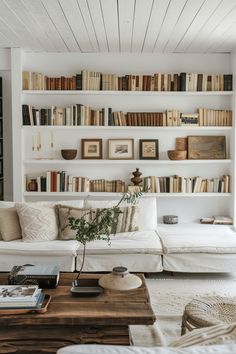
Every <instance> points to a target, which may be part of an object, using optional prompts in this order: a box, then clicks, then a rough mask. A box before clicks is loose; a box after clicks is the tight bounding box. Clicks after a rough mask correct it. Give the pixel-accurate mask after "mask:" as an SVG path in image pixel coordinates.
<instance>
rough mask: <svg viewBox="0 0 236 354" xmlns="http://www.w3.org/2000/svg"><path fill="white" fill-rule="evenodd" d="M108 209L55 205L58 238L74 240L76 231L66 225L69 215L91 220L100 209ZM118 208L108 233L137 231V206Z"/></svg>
mask: <svg viewBox="0 0 236 354" xmlns="http://www.w3.org/2000/svg"><path fill="white" fill-rule="evenodd" d="M108 209H109V208H97V209H93V208H90V209H83V208H74V207H71V206H67V205H57V211H58V218H59V238H60V239H62V240H74V239H75V238H76V237H75V236H76V231H75V230H71V228H70V227H69V225H68V223H69V218H70V217H74V218H76V219H81V218H84V219H85V220H86V221H87V222H92V221H93V220H94V219H95V218H97V216H98V214H99V213H100V211H101V210H108ZM119 209H120V211H121V213H120V214H118V216H117V220H116V222H115V223H113V225H112V226H111V228H110V230H109V232H110V234H115V233H122V232H131V231H137V230H138V227H137V226H136V216H137V206H129V207H120V208H119ZM98 222H99V218H98Z"/></svg>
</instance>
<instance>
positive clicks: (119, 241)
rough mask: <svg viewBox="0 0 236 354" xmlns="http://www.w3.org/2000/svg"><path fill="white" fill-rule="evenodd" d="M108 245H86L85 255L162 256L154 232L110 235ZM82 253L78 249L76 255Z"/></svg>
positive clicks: (104, 242)
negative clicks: (136, 254)
mask: <svg viewBox="0 0 236 354" xmlns="http://www.w3.org/2000/svg"><path fill="white" fill-rule="evenodd" d="M110 239H111V242H110V245H109V244H108V243H107V242H106V241H104V240H97V241H92V242H89V243H87V245H86V254H87V255H88V254H120V253H121V254H130V252H132V253H149V254H162V245H161V242H160V240H159V238H158V236H157V234H156V232H155V231H135V232H122V233H118V234H116V235H115V236H113V235H111V237H110ZM82 252H83V249H82V247H79V249H78V251H77V253H78V254H81V253H82Z"/></svg>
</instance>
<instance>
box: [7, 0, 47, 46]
mask: <svg viewBox="0 0 236 354" xmlns="http://www.w3.org/2000/svg"><path fill="white" fill-rule="evenodd" d="M0 18H1V19H2V21H3V22H5V23H7V24H8V26H9V27H10V28H11V29H12V31H13V32H14V33H16V34H17V37H18V38H20V39H21V43H23V44H25V45H23V46H29V47H32V48H34V50H42V47H41V44H40V43H39V42H38V40H37V39H35V38H34V37H33V36H32V34H31V33H30V31H28V29H27V27H26V24H25V22H22V21H21V20H20V19H19V18H18V17H17V16H16V14H15V13H14V12H13V11H12V10H11V9H10V8H9V7H8V4H7V2H6V1H5V0H2V1H0Z"/></svg>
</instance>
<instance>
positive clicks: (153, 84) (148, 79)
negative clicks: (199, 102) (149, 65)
mask: <svg viewBox="0 0 236 354" xmlns="http://www.w3.org/2000/svg"><path fill="white" fill-rule="evenodd" d="M22 83H23V90H97V91H99V90H106V91H107V90H108V91H109V90H112V91H232V89H233V76H232V75H231V74H221V73H218V74H198V73H186V72H182V73H180V74H177V73H175V74H166V73H155V74H152V75H150V74H149V75H133V74H132V75H123V76H119V75H117V74H103V73H101V72H97V71H89V70H82V71H81V72H80V73H78V74H75V75H73V76H70V77H65V76H60V77H48V76H46V75H44V74H42V73H39V72H31V71H23V74H22Z"/></svg>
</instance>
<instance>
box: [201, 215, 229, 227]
mask: <svg viewBox="0 0 236 354" xmlns="http://www.w3.org/2000/svg"><path fill="white" fill-rule="evenodd" d="M200 223H201V224H214V225H232V224H233V219H232V218H231V217H230V216H221V215H219V216H212V217H203V218H201V219H200Z"/></svg>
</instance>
